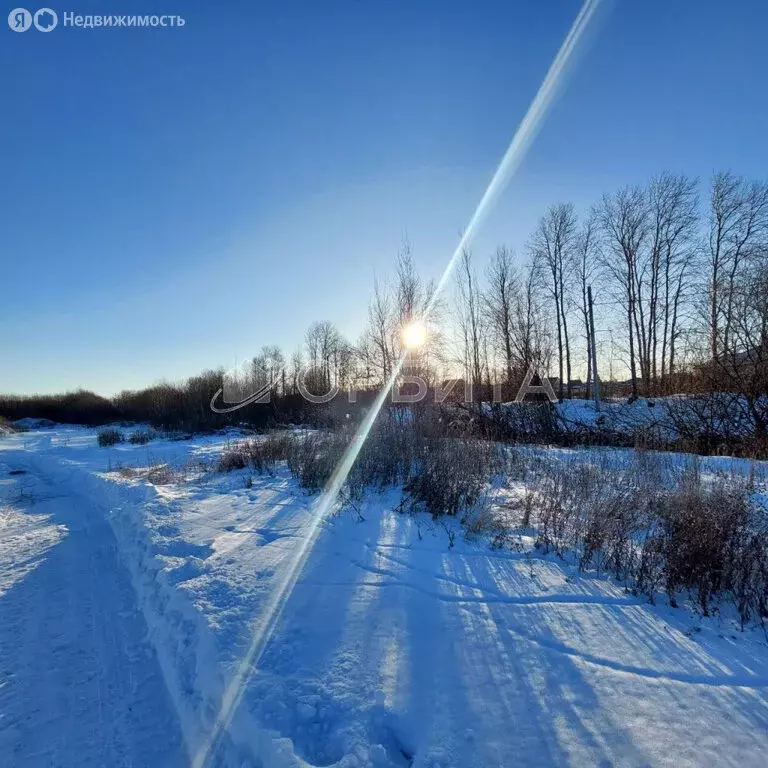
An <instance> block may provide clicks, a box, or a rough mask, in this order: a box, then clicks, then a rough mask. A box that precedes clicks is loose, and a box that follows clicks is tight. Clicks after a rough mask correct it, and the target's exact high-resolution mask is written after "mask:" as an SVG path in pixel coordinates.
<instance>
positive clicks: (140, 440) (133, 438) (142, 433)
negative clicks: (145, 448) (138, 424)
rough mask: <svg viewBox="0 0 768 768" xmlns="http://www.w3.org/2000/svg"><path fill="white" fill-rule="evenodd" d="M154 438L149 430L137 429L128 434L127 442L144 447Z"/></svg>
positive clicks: (153, 434)
mask: <svg viewBox="0 0 768 768" xmlns="http://www.w3.org/2000/svg"><path fill="white" fill-rule="evenodd" d="M154 436H155V433H154V432H153V431H152V430H151V429H139V430H136V432H132V433H131V434H130V436H129V437H128V442H129V443H132V444H133V445H146V444H147V443H148V442H149V441H150V440H152V438H154Z"/></svg>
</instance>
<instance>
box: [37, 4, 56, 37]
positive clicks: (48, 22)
mask: <svg viewBox="0 0 768 768" xmlns="http://www.w3.org/2000/svg"><path fill="white" fill-rule="evenodd" d="M58 23H59V17H58V16H57V15H56V11H54V10H53V9H52V8H41V9H40V10H39V11H38V12H37V13H36V14H35V27H36V28H37V29H38V30H40V32H52V31H53V30H54V29H56V25H57V24H58Z"/></svg>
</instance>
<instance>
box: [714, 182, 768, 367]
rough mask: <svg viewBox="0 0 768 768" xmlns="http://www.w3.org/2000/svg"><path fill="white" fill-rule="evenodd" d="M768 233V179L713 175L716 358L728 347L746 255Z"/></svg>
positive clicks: (759, 247)
mask: <svg viewBox="0 0 768 768" xmlns="http://www.w3.org/2000/svg"><path fill="white" fill-rule="evenodd" d="M767 234H768V184H766V183H765V182H751V183H750V182H748V181H746V180H745V179H743V178H740V177H737V176H734V175H733V174H732V173H730V172H724V173H717V174H715V176H714V178H713V179H712V190H711V196H710V227H709V273H710V274H709V302H708V303H709V317H708V321H709V322H708V325H709V329H708V330H709V337H710V352H711V356H712V359H713V360H715V359H717V357H718V356H719V355H720V353H721V352H722V351H724V352H726V353H727V352H728V351H729V349H730V345H731V341H732V340H731V338H730V336H731V330H732V326H733V322H732V320H733V318H732V314H733V301H734V300H735V298H736V293H737V292H736V284H737V282H738V280H739V277H740V271H741V269H742V267H743V265H744V264H745V262H746V260H747V259H748V257H749V256H750V255H751V254H752V253H753V252H755V251H759V250H760V249H761V248H763V247H764V243H765V241H766V239H767Z"/></svg>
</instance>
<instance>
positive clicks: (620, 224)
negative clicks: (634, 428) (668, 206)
mask: <svg viewBox="0 0 768 768" xmlns="http://www.w3.org/2000/svg"><path fill="white" fill-rule="evenodd" d="M597 211H598V214H597V215H598V220H599V222H600V227H601V230H602V233H603V238H604V241H605V246H606V247H605V248H604V249H603V251H602V254H603V259H602V264H603V266H604V267H605V269H606V271H607V272H608V274H609V275H610V276H611V277H612V278H613V279H614V281H615V284H616V286H617V287H618V288H619V291H618V299H619V302H620V303H621V304H622V305H623V311H624V314H625V317H626V322H627V333H628V340H629V372H630V379H631V386H632V397H633V398H637V395H638V390H637V363H638V357H639V356H640V357H641V358H642V356H643V355H644V349H646V348H647V338H646V337H645V331H644V329H645V323H644V322H643V320H644V318H643V295H642V289H643V264H642V250H641V249H642V247H643V246H644V244H645V242H646V240H647V238H648V234H649V215H648V204H647V199H646V195H645V193H644V191H643V190H642V189H641V188H640V187H625V188H624V189H621V190H619V191H618V192H616V193H615V194H613V195H603V198H602V201H601V203H600V205H599V207H598V209H597ZM638 351H639V353H640V354H639V355H638ZM643 359H644V358H643ZM644 378H645V376H644Z"/></svg>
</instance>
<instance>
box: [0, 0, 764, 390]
mask: <svg viewBox="0 0 768 768" xmlns="http://www.w3.org/2000/svg"><path fill="white" fill-rule="evenodd" d="M14 5H15V3H14ZM51 5H52V7H53V8H54V10H56V11H57V12H58V13H59V27H58V28H57V29H55V30H53V31H52V32H50V33H48V34H44V33H40V32H38V31H37V30H35V29H34V28H32V29H30V30H29V31H27V32H25V33H22V34H19V33H14V32H12V31H10V30H9V29H8V27H7V26H3V28H2V30H0V79H1V84H2V95H3V98H2V106H0V160H1V161H2V164H1V166H0V168H1V170H0V391H6V392H8V391H16V392H35V391H40V392H53V391H60V390H64V389H68V388H75V387H79V386H83V387H87V388H91V389H94V390H96V391H99V392H102V393H104V394H111V393H113V392H115V391H117V390H120V389H122V388H135V387H140V386H144V385H147V384H150V383H152V382H153V381H156V380H158V379H160V378H166V379H171V380H175V379H180V378H182V377H185V376H188V375H191V374H194V373H197V372H199V371H200V370H202V369H204V368H210V367H216V366H219V365H224V366H229V365H232V364H234V363H235V362H242V360H243V359H244V358H245V357H247V356H251V355H252V354H254V353H255V352H256V351H257V350H258V349H259V348H260V347H261V346H262V345H263V344H266V343H270V344H271V343H276V344H279V345H280V346H282V347H283V348H284V350H285V351H286V352H288V353H290V352H291V351H292V350H293V349H294V348H295V347H296V346H297V345H298V344H299V343H301V341H302V338H303V333H304V330H305V328H306V327H307V326H308V325H309V323H311V322H312V321H314V320H331V321H333V322H334V323H336V324H337V325H338V326H339V327H340V329H341V330H342V331H343V332H344V333H345V334H346V335H347V336H348V337H349V338H350V339H352V340H355V339H356V338H357V336H358V334H359V332H360V331H361V330H362V325H363V321H364V315H365V307H366V304H367V301H368V299H369V296H370V292H371V286H372V282H373V276H374V274H375V273H376V274H379V275H382V276H383V275H385V274H387V273H388V272H389V271H390V269H391V265H392V262H393V259H394V256H395V254H396V252H397V248H398V246H399V244H400V243H401V242H402V240H403V236H404V234H407V236H408V239H409V240H410V242H411V244H412V247H413V252H414V258H415V260H416V263H417V266H418V268H419V269H420V271H421V272H422V273H423V274H424V275H425V276H427V277H431V276H437V275H438V274H439V273H440V272H441V271H442V267H443V266H444V264H445V262H446V261H447V259H448V258H449V256H450V254H451V252H452V250H453V247H454V245H455V243H456V241H457V233H458V231H459V230H460V229H461V228H462V227H463V226H464V225H466V223H467V221H468V219H469V217H470V215H471V213H472V211H473V209H474V206H475V204H476V203H477V201H478V199H479V197H480V195H481V194H482V192H483V190H484V188H485V185H486V184H487V182H488V180H489V179H490V177H491V175H492V173H493V171H494V169H495V167H496V164H497V163H498V161H499V159H500V157H501V155H502V154H503V152H504V150H505V149H506V146H507V144H508V143H509V141H510V139H511V137H512V135H513V133H514V130H515V128H516V127H517V125H518V123H519V121H520V120H521V118H522V116H523V115H524V113H525V110H526V108H527V106H528V104H529V102H530V100H531V99H532V97H533V96H534V94H535V92H536V90H537V88H538V85H539V83H540V82H541V79H542V78H543V76H544V75H545V73H546V71H547V68H548V66H549V64H550V62H551V60H552V58H553V56H554V55H555V53H556V51H557V49H558V47H559V45H560V43H561V41H562V38H563V36H564V35H565V33H566V32H567V30H568V28H569V27H570V24H571V23H572V21H573V19H574V18H575V16H576V14H577V12H578V9H579V3H578V2H576V0H550V1H548V2H534V1H533V0H520V1H518V2H515V1H513V0H501V1H499V2H491V0H472V1H470V0H461V1H458V2H455V1H449V0H354V1H352V0H350V1H349V2H341V1H337V0H321V1H317V0H316V1H314V2H311V1H309V0H308V1H307V2H293V1H292V0H288V1H287V2H277V0H273V1H272V2H262V1H261V0H251V1H250V2H245V1H243V2H216V3H214V2H211V0H206V1H205V2H198V1H197V0H194V1H193V0H187V1H186V2H179V1H178V0H162V1H161V0H157V2H151V3H149V2H135V1H134V0H119V2H115V1H114V0H109V1H107V0H100V2H87V1H86V0H79V2H77V3H74V4H67V6H66V7H62V6H57V5H56V4H55V3H54V2H53V0H51ZM604 6H605V7H604V8H603V9H602V12H601V13H600V15H599V18H598V19H597V24H596V25H595V27H594V28H593V30H592V34H591V35H590V36H589V39H588V40H587V41H586V45H585V46H584V49H583V52H582V55H581V56H580V57H579V62H578V65H577V67H576V68H575V69H574V71H573V72H572V74H571V76H570V77H569V79H568V82H567V86H566V89H565V90H564V91H563V92H562V93H561V95H560V97H559V99H558V100H557V101H556V102H555V104H554V106H553V108H552V110H551V111H550V113H549V115H548V118H547V122H546V124H545V125H544V127H543V129H542V131H541V133H540V134H539V136H538V137H537V139H536V141H535V142H534V144H533V146H532V148H531V150H530V152H529V154H528V156H527V157H526V159H525V161H524V163H523V165H522V167H521V169H520V173H519V174H518V175H517V176H516V177H515V178H514V180H513V181H512V184H511V186H510V187H509V189H508V190H507V192H506V193H505V194H504V196H503V197H502V199H501V200H500V202H499V205H498V207H497V209H496V211H495V213H494V214H493V216H492V217H491V218H490V219H489V220H488V222H487V224H486V226H485V227H484V228H483V230H482V232H481V233H480V235H479V237H478V239H477V241H476V247H475V253H476V255H477V258H478V263H479V264H481V265H482V263H483V261H484V259H485V257H486V256H487V255H488V254H489V253H490V252H491V250H492V249H493V247H494V246H495V245H496V244H497V243H499V242H502V241H503V242H506V243H508V244H509V245H512V246H513V247H516V248H517V249H518V250H522V245H523V243H524V242H525V240H526V238H527V236H528V233H529V232H530V230H531V228H532V226H533V225H534V223H535V220H536V218H537V217H538V216H539V215H540V214H541V213H542V212H543V210H544V208H545V207H546V205H547V204H549V203H551V202H557V201H560V200H571V201H573V202H574V203H575V204H576V205H577V207H578V208H579V209H580V210H583V209H584V208H585V207H586V206H587V205H588V204H590V203H591V202H592V201H594V200H595V199H596V198H597V197H598V196H599V194H600V193H602V192H603V191H611V190H613V189H614V188H617V187H619V186H622V185H623V184H626V183H635V182H643V181H645V180H646V179H647V178H648V177H649V176H650V175H651V174H653V173H655V172H658V171H660V170H662V169H669V170H671V171H676V172H678V171H682V172H686V173H689V174H692V175H698V176H701V177H702V178H706V177H707V176H709V174H710V173H711V172H712V171H713V170H715V169H722V168H731V169H733V170H734V171H736V172H737V173H743V174H747V175H750V176H753V177H765V176H766V175H768V139H767V138H766V137H768V45H767V44H766V30H768V3H766V2H764V0H753V1H749V0H743V1H742V0H734V2H728V3H726V2H723V1H722V0H714V1H711V0H695V1H693V0H691V1H684V0H614V1H613V2H610V1H609V2H606V3H604ZM10 9H11V6H10V5H9V6H8V10H10ZM32 10H34V8H32ZM65 10H67V11H74V12H76V13H78V14H87V13H113V14H128V13H166V14H172V13H179V14H181V15H182V16H184V18H185V19H186V24H185V26H184V27H183V28H181V29H170V28H169V29H120V30H117V29H112V30H94V29H89V30H85V29H74V28H63V26H62V16H63V13H64V11H65ZM3 18H4V16H3ZM2 23H3V24H4V22H2Z"/></svg>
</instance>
